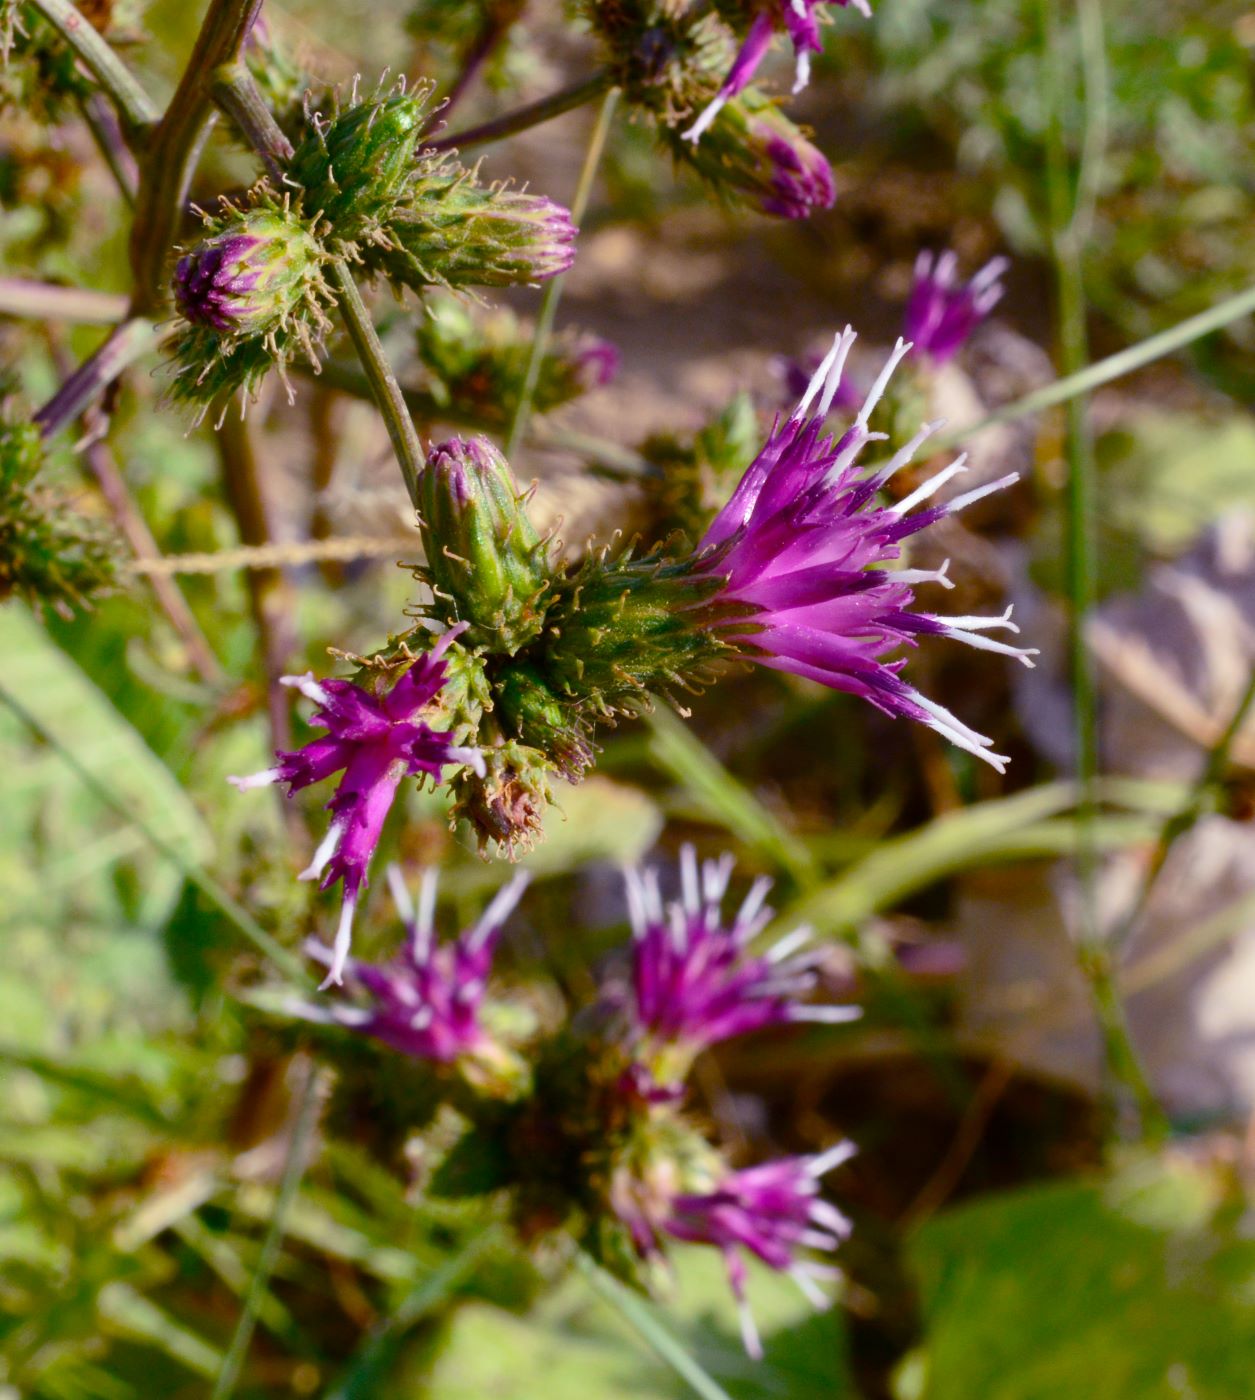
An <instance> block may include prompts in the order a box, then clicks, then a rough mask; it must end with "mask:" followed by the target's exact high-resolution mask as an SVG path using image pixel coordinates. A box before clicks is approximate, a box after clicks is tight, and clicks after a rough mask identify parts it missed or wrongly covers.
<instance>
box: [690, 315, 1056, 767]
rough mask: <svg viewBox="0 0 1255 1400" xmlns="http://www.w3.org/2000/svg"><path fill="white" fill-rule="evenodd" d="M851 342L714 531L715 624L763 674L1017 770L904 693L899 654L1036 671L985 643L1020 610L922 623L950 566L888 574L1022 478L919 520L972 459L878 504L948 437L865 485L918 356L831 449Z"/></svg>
mask: <svg viewBox="0 0 1255 1400" xmlns="http://www.w3.org/2000/svg"><path fill="white" fill-rule="evenodd" d="M854 339H855V336H854V332H853V331H852V330H850V329H849V328H848V327H847V328H846V330H845V331H844V332H843V333H842V334H841V335H839V336H838V337H837V338H836V340H835V342H834V344H833V347H832V349H831V350H830V351H829V353H828V354H827V355H826V356H825V357H824V359H823V361H822V362H821V364H820V366H819V368H818V369H817V370H816V371H815V374H814V375H813V377H812V378H811V382H810V384H809V386H808V387H807V390H806V392H805V394H803V396H802V399H801V402H800V403H799V404H798V406H797V408H796V410H795V411H794V413H793V415H792V417H791V418H789V419H788V421H787V422H786V423H784V424H783V425H777V427H776V428H775V429H774V430H773V432H772V434H771V436H770V437H769V438H768V440H767V443H766V445H765V446H764V447H763V449H762V451H761V452H760V453H759V454H758V456H757V457H756V458H755V459H754V461H753V462H752V463H751V464H750V466H749V468H748V470H747V471H746V473H745V475H744V477H742V479H741V482H740V484H739V485H738V487H737V489H736V491H735V492H734V494H733V496H732V498H731V500H730V501H729V502H728V504H727V505H726V506H725V507H724V508H723V510H722V511H720V513H719V514H718V515H717V516H716V517H715V520H714V521H713V523H712V524H711V526H710V529H709V530H708V531H707V532H706V535H705V538H704V539H703V540H702V542H701V544H700V546H699V548H698V551H697V554H696V555H695V559H694V564H695V573H696V575H697V576H698V577H700V576H701V575H702V574H703V573H704V574H706V575H707V576H710V577H722V578H723V579H724V586H723V588H722V589H721V590H720V592H719V593H718V594H717V595H715V598H714V600H713V606H714V607H715V608H717V609H723V610H724V612H723V613H722V615H720V616H718V617H717V619H716V620H715V621H714V622H713V623H712V624H711V625H713V626H715V627H717V628H718V629H719V631H720V633H721V635H722V636H723V637H725V638H726V639H728V640H730V641H733V642H735V643H736V644H737V645H739V646H741V647H743V648H745V651H746V655H748V656H749V657H750V658H751V659H753V660H755V661H757V662H758V663H759V664H760V665H763V666H769V667H773V668H774V669H776V670H781V671H790V672H792V673H793V674H794V675H798V676H805V677H808V678H809V679H811V680H817V681H819V682H821V683H822V684H824V685H828V686H831V687H832V688H833V689H834V690H844V691H848V692H849V693H850V694H853V695H859V696H862V697H863V698H864V699H865V700H869V701H870V702H871V703H872V704H873V705H876V706H877V707H878V708H880V709H882V710H884V711H885V712H886V713H887V714H891V715H900V716H905V717H906V718H908V719H914V720H918V721H919V722H920V723H922V724H927V725H929V726H930V727H931V728H933V729H935V730H936V731H937V732H938V733H939V734H942V735H944V736H945V737H946V738H947V739H949V740H950V741H951V742H952V743H954V744H957V745H958V746H959V747H960V748H963V749H966V750H967V751H968V752H969V753H972V754H974V755H976V757H978V758H982V759H984V760H985V762H986V763H989V764H991V765H992V766H993V767H995V768H997V769H998V770H999V771H1000V772H1001V771H1002V769H1003V768H1004V766H1005V764H1006V762H1007V759H1006V758H1005V757H1003V756H1002V755H1000V754H995V753H992V752H991V751H990V750H991V747H992V741H991V740H990V739H987V738H985V737H984V736H983V735H981V734H978V733H976V732H975V731H974V730H972V729H969V728H968V727H967V726H966V725H965V724H962V723H961V722H960V721H959V720H957V719H956V718H955V717H954V716H953V715H952V714H950V712H949V711H948V710H945V709H943V708H942V707H941V706H940V705H937V704H935V703H934V702H933V701H931V700H929V699H927V698H926V697H925V696H923V695H921V694H920V692H919V691H918V690H916V689H915V688H914V687H913V686H911V685H909V684H908V683H907V682H906V681H904V680H903V679H902V677H901V675H900V672H901V670H902V668H903V666H904V665H905V659H904V658H898V659H896V660H893V659H889V655H890V653H892V652H893V651H895V650H896V649H897V648H898V647H899V646H900V645H901V644H903V643H907V644H914V643H915V641H916V639H917V638H918V637H919V636H921V635H931V636H943V637H953V638H955V639H956V640H958V641H961V642H965V643H967V645H969V646H972V647H977V648H980V649H982V650H985V651H994V652H1000V653H1002V654H1003V655H1006V656H1013V657H1015V658H1016V659H1017V660H1018V661H1021V662H1023V664H1024V665H1026V666H1031V665H1032V664H1033V662H1032V657H1033V656H1034V655H1035V654H1036V653H1035V652H1034V651H1032V650H1026V649H1024V648H1021V647H1015V646H1012V645H1010V644H1009V643H1007V642H1002V641H997V640H995V639H993V638H991V637H989V636H987V635H986V633H987V632H988V631H989V630H990V629H993V628H1005V629H1006V630H1008V631H1011V632H1015V631H1018V629H1017V628H1016V627H1015V625H1014V623H1012V622H1011V614H1010V609H1008V610H1007V612H1006V613H1004V614H1003V615H1002V616H1001V617H941V616H937V615H936V614H934V613H931V612H924V611H922V610H917V609H916V607H915V589H916V588H917V587H918V586H919V585H921V584H925V583H940V584H942V585H943V586H944V587H950V586H951V585H950V583H949V581H948V579H947V578H946V567H947V566H946V565H943V566H942V567H941V568H940V569H936V570H921V569H895V570H889V569H886V568H885V567H884V566H885V565H886V564H887V563H890V562H891V561H894V560H896V559H898V557H899V555H900V552H901V550H900V546H901V542H902V541H903V540H904V539H906V538H907V537H908V536H910V535H913V534H915V533H916V532H918V531H919V530H922V529H924V528H925V527H926V526H928V525H931V524H933V523H934V522H935V521H937V520H940V519H941V518H942V517H944V516H947V515H951V514H953V513H955V512H956V511H959V510H962V509H963V507H964V506H967V505H970V504H971V503H972V502H973V501H976V500H979V499H980V498H981V497H983V496H987V495H989V494H990V493H991V492H994V491H998V490H1000V489H1001V488H1002V487H1004V486H1008V485H1010V484H1011V483H1012V482H1013V481H1015V480H1016V474H1015V473H1012V474H1010V475H1008V476H1004V477H1002V478H1000V479H999V480H997V481H992V482H989V483H987V484H986V485H984V486H979V487H977V488H976V489H975V490H973V491H969V492H966V493H965V494H963V495H960V496H956V497H955V498H954V499H952V500H950V501H947V502H946V503H945V504H944V505H933V506H929V507H927V508H926V509H924V510H919V511H917V510H916V509H915V508H916V507H917V506H919V505H921V504H922V503H923V502H924V501H926V500H928V499H929V497H931V496H933V495H934V494H935V493H936V492H937V491H938V490H939V489H940V488H941V487H942V486H944V485H945V484H946V482H948V481H950V480H951V479H952V478H953V477H955V476H957V475H958V474H959V473H961V472H963V471H964V470H965V466H964V462H965V458H964V457H959V458H958V460H957V461H955V462H953V463H951V465H950V466H948V467H946V468H945V469H944V470H942V471H940V472H938V473H937V474H936V475H935V476H933V477H932V478H931V479H930V480H928V481H926V482H925V483H924V484H923V485H922V486H920V487H918V488H917V489H916V490H914V491H912V492H911V493H910V494H909V495H908V496H906V497H905V498H903V499H902V500H900V501H898V502H896V503H894V504H892V505H879V504H877V493H878V491H879V490H880V488H881V487H882V486H883V485H884V484H885V482H886V481H888V479H889V478H890V477H891V476H892V475H893V474H894V473H895V472H897V471H898V470H900V469H901V468H902V467H904V466H906V464H907V463H908V462H909V461H910V460H911V458H912V456H913V455H914V453H915V451H916V449H917V448H918V447H919V446H920V444H921V443H922V442H924V441H925V439H926V438H927V437H928V436H929V435H930V434H931V433H932V432H933V431H935V429H936V428H938V427H939V426H940V424H938V423H927V424H925V425H924V427H922V428H921V429H920V431H919V432H918V433H917V434H916V435H915V437H913V438H912V439H911V441H910V442H909V443H907V444H906V446H905V447H903V448H901V449H900V450H899V451H898V452H897V453H895V454H894V456H893V457H892V458H891V459H890V460H889V461H888V463H886V464H885V466H883V467H882V468H880V470H878V471H876V472H873V473H871V474H870V475H868V474H865V473H864V472H863V471H862V470H861V469H860V468H859V467H858V465H857V461H858V456H859V454H860V452H861V451H862V449H863V448H864V446H865V445H866V444H867V443H868V442H870V441H872V440H873V439H876V438H878V437H880V436H881V435H880V434H876V433H872V432H871V431H869V429H868V426H867V424H868V420H869V418H870V417H871V414H872V411H873V409H874V408H875V406H876V404H877V403H878V402H879V400H880V398H881V396H882V395H883V393H884V390H885V387H886V385H887V384H888V382H889V378H890V376H891V375H892V373H893V371H894V369H895V368H896V367H897V365H898V364H899V363H900V362H901V360H902V358H903V357H904V356H905V355H906V354H907V353H908V351H909V350H910V348H911V347H910V345H909V344H908V343H907V342H906V341H903V340H899V341H898V343H897V345H896V347H895V348H894V350H893V353H892V354H891V355H890V357H889V360H888V362H887V363H886V364H885V366H884V368H883V370H882V371H881V373H880V375H879V376H878V377H877V379H876V381H875V383H874V384H873V385H872V387H871V389H870V391H869V392H868V394H867V397H866V399H865V400H864V402H863V407H862V408H861V409H860V410H859V413H858V416H857V417H856V418H855V420H854V422H853V423H852V424H851V425H850V426H849V427H848V428H847V429H846V430H845V432H844V433H842V434H841V436H840V437H839V438H836V439H835V440H834V438H833V437H832V436H830V435H826V434H825V433H824V431H823V428H824V419H825V417H826V415H827V413H828V409H829V407H830V406H831V404H832V401H833V399H834V398H835V397H836V394H837V391H838V387H839V385H840V380H841V371H842V367H843V365H844V363H845V359H846V356H847V355H848V353H849V350H850V346H851V345H852V344H853V343H854ZM812 404H814V405H815V407H814V410H813V411H812V408H811V405H812ZM729 608H734V609H739V611H740V617H739V618H736V617H735V616H734V617H733V619H732V620H729V619H728V617H727V609H729Z"/></svg>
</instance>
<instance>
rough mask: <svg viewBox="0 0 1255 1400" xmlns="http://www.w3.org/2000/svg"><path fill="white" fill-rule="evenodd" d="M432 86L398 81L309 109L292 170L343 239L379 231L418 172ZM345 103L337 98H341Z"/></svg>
mask: <svg viewBox="0 0 1255 1400" xmlns="http://www.w3.org/2000/svg"><path fill="white" fill-rule="evenodd" d="M430 91H431V89H430V88H428V87H423V86H419V87H415V88H414V89H413V90H412V91H407V90H406V89H405V88H404V87H399V88H398V89H396V90H395V91H393V92H391V93H389V94H387V95H386V96H382V97H381V96H378V95H376V96H374V97H370V98H367V99H366V100H365V101H359V100H358V98H357V93H356V88H355V89H354V92H353V95H352V97H351V99H350V101H349V104H348V106H347V107H345V108H343V109H342V110H339V109H337V110H333V112H332V115H331V116H329V117H328V116H324V115H323V114H322V113H320V112H316V111H314V110H313V107H312V105H311V106H309V108H308V110H307V112H306V121H307V134H306V136H305V139H304V140H303V141H302V142H301V144H300V145H299V146H298V147H297V148H296V151H295V153H294V154H293V156H292V159H291V161H290V162H289V166H288V172H289V175H290V177H291V179H293V180H294V181H296V183H297V184H299V185H301V186H302V187H303V189H304V195H303V201H304V207H305V208H306V210H307V211H308V212H309V214H310V216H311V217H316V218H317V219H318V220H319V221H320V223H324V224H325V225H326V227H327V237H328V238H329V239H331V240H332V241H334V242H335V243H338V244H357V243H359V242H367V243H370V242H373V241H375V240H376V239H379V238H380V237H381V236H382V234H381V231H382V229H383V227H384V225H385V224H386V223H387V221H388V220H389V219H390V218H391V217H392V216H393V215H394V214H395V213H396V212H397V210H398V208H399V207H400V205H401V203H402V201H403V199H404V198H405V195H406V190H407V187H408V185H409V183H410V181H411V180H412V178H413V176H414V173H415V146H416V144H417V142H418V137H419V133H420V132H421V130H422V126H423V113H424V109H425V107H426V104H427V98H428V95H429V93H430ZM337 108H338V103H337Z"/></svg>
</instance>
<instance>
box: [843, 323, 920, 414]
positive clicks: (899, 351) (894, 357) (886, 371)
mask: <svg viewBox="0 0 1255 1400" xmlns="http://www.w3.org/2000/svg"><path fill="white" fill-rule="evenodd" d="M910 349H911V342H910V341H909V340H903V339H902V337H901V336H899V337H898V343H897V344H896V345H895V346H894V347H893V350H892V351H891V352H890V354H889V358H888V359H887V360H886V361H885V363H884V368H883V369H882V370H881V371H880V373H879V374H878V375H877V376H876V382H875V383H874V384H873V385H872V387H871V388H870V389H869V390H868V391H867V397H866V398H865V399H864V400H863V407H862V408H860V409H859V412H858V418H857V419H856V420H855V421H856V422H858V423H861V424H862V425H863V426H864V427H866V426H867V421H868V419H869V418H870V417H871V416H872V411H873V409H875V407H876V405H877V404H878V403H879V402H880V400H881V397H882V396H883V394H884V392H885V389H886V388H887V387H888V385H889V380H890V379H892V378H893V372H894V370H895V369H897V367H898V366H899V365H900V364H901V363H902V361H903V360H904V359H905V358H906V355H907V353H908V352H909V351H910Z"/></svg>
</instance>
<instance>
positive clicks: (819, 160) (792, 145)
mask: <svg viewBox="0 0 1255 1400" xmlns="http://www.w3.org/2000/svg"><path fill="white" fill-rule="evenodd" d="M762 134H763V136H764V138H765V140H764V142H763V155H764V157H765V160H766V166H767V170H768V178H769V184H770V192H769V193H767V194H766V195H765V196H764V197H763V199H762V201H761V207H762V210H763V213H764V214H774V215H775V216H776V217H777V218H780V219H805V218H808V217H809V216H810V215H811V214H813V213H814V212H815V210H816V209H831V208H832V205H833V201H834V200H835V199H836V197H837V189H836V186H835V185H834V184H833V180H832V166H831V165H829V164H828V161H827V159H826V158H825V157H824V156H823V154H822V153H821V152H820V151H819V150H817V149H816V148H815V147H814V146H812V145H811V143H810V142H809V141H803V140H800V139H799V140H793V141H788V140H785V138H784V137H783V136H781V135H780V134H778V133H777V132H775V131H770V130H766V129H764V131H763V133H762Z"/></svg>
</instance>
